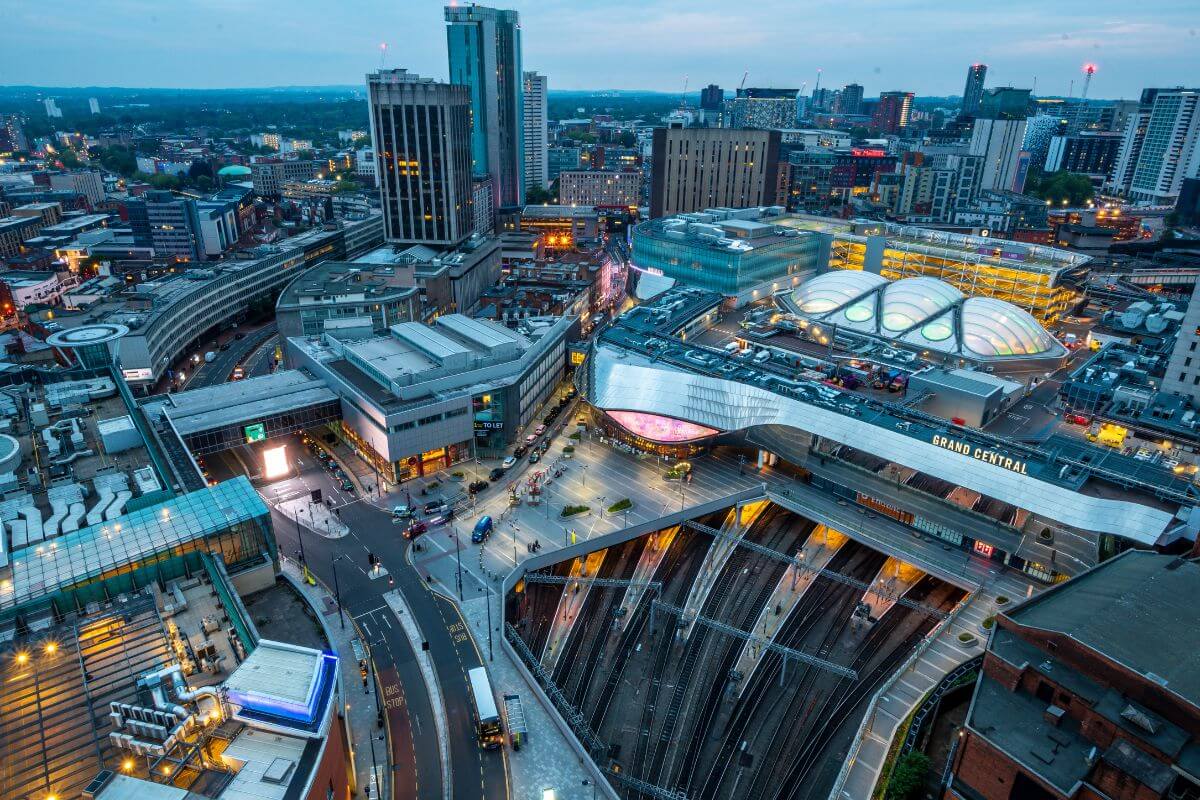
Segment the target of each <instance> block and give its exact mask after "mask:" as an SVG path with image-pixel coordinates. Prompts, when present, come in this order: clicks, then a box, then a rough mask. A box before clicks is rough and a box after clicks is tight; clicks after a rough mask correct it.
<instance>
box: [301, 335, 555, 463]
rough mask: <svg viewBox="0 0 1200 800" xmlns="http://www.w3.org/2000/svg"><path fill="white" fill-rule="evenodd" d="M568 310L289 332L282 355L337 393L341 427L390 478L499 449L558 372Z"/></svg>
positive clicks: (523, 425) (529, 420)
mask: <svg viewBox="0 0 1200 800" xmlns="http://www.w3.org/2000/svg"><path fill="white" fill-rule="evenodd" d="M576 324H577V321H576V319H575V318H574V317H541V318H533V319H529V320H525V321H523V322H522V324H521V327H520V328H519V329H518V330H516V331H514V330H510V329H508V328H506V327H504V326H502V325H499V324H498V323H494V322H490V321H486V320H476V319H471V318H469V317H466V316H463V315H461V314H446V315H443V316H440V317H438V318H437V320H436V321H435V322H434V323H433V324H432V325H428V326H427V325H422V324H420V323H416V322H405V323H401V324H398V325H393V326H391V327H390V328H389V329H388V332H387V333H386V334H385V335H382V336H377V337H373V338H369V339H357V340H354V341H340V340H338V339H337V338H336V337H335V336H332V335H325V336H323V337H321V338H320V339H316V340H314V339H311V338H307V337H303V338H302V337H292V338H289V339H287V340H286V352H287V359H288V363H289V364H290V365H292V366H295V367H298V368H301V369H304V370H306V371H308V372H309V373H311V374H313V375H315V376H317V377H318V378H320V379H321V380H322V381H323V382H324V383H325V384H326V385H327V386H328V387H329V388H330V389H332V390H333V392H334V393H335V394H336V395H337V396H338V397H339V398H341V403H342V421H341V433H342V435H343V436H344V437H345V438H346V439H347V441H349V442H350V443H351V444H352V445H353V446H354V448H355V449H356V450H357V451H358V453H359V454H360V455H361V456H362V457H363V458H364V459H366V460H367V461H368V462H369V463H370V464H372V465H373V466H374V467H375V469H376V470H377V471H378V472H379V473H380V474H381V475H382V476H383V477H384V478H386V479H387V480H388V481H391V482H402V481H406V480H410V479H412V478H415V477H418V476H421V475H428V474H431V473H434V472H437V471H439V470H442V469H445V468H448V467H451V466H453V465H454V464H459V463H462V462H465V461H468V460H469V459H471V458H472V457H473V456H474V454H475V453H476V452H484V453H489V454H490V453H493V452H502V451H503V448H504V447H505V446H506V445H507V444H509V443H511V442H513V441H515V440H516V439H517V438H518V437H519V436H520V435H521V434H522V433H523V432H524V431H526V430H527V429H528V428H529V427H530V426H531V424H534V422H535V421H534V414H535V413H536V412H537V409H538V408H539V407H540V406H541V404H542V403H544V402H545V400H546V399H547V398H548V397H549V396H550V394H551V392H553V391H554V388H555V387H556V386H557V385H558V384H559V382H560V381H561V379H562V374H563V369H564V366H565V363H566V360H565V359H566V336H567V333H568V331H570V330H571V329H572V328H573V327H574V326H575V325H576Z"/></svg>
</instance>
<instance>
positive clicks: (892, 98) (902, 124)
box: [871, 92, 913, 133]
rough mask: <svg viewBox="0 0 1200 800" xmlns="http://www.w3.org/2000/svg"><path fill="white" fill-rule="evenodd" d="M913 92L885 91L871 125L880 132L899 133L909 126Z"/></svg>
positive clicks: (881, 95)
mask: <svg viewBox="0 0 1200 800" xmlns="http://www.w3.org/2000/svg"><path fill="white" fill-rule="evenodd" d="M912 102H913V93H912V92H883V93H881V94H880V95H879V105H877V106H875V114H874V116H873V117H872V118H871V127H873V128H874V129H875V130H877V131H879V132H880V133H899V132H900V131H902V130H904V129H905V128H907V127H908V118H909V115H910V114H912Z"/></svg>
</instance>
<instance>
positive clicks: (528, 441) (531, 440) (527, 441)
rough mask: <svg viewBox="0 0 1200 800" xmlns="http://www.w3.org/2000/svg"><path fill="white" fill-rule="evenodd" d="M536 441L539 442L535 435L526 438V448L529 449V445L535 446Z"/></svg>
mask: <svg viewBox="0 0 1200 800" xmlns="http://www.w3.org/2000/svg"><path fill="white" fill-rule="evenodd" d="M536 441H537V436H535V435H534V434H532V433H531V434H529V435H528V436H526V437H525V446H526V447H529V445H531V444H533V443H534V442H536Z"/></svg>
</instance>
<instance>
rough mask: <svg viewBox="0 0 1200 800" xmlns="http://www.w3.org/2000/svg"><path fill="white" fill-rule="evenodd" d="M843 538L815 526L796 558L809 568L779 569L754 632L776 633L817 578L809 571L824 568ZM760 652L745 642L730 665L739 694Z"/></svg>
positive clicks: (844, 539)
mask: <svg viewBox="0 0 1200 800" xmlns="http://www.w3.org/2000/svg"><path fill="white" fill-rule="evenodd" d="M847 541H849V537H848V536H846V535H845V534H843V533H838V532H837V531H835V530H833V529H831V528H829V527H828V526H826V525H818V526H817V527H815V528H814V529H813V531H812V533H811V534H809V536H808V540H807V541H806V542H805V543H804V546H803V547H801V548H800V552H799V556H800V559H801V560H802V561H803V562H804V563H806V564H808V565H809V566H811V567H812V569H809V570H806V569H797V568H796V567H788V568H787V569H785V570H784V571H783V575H782V576H781V577H780V578H779V583H777V584H776V585H775V590H774V591H773V592H772V593H771V597H770V599H769V600H767V604H766V606H764V607H763V610H762V611H761V612H759V615H758V619H757V620H756V621H755V624H754V627H753V628H752V630H753V631H754V633H755V634H757V635H759V636H762V637H764V638H767V639H772V640H773V639H774V638H775V634H776V632H778V630H779V629H780V627H782V626H783V623H784V622H785V621H787V618H788V615H789V614H790V613H792V609H793V608H795V607H796V604H797V603H799V602H800V598H801V597H803V596H804V592H805V591H807V590H808V587H809V586H812V584H813V582H814V581H815V580H816V579H817V574H818V573H816V572H814V571H813V570H818V569H825V567H826V566H827V565H828V564H829V561H830V559H832V558H833V555H834V553H836V552H837V551H838V550H839V549H840V548H841V546H842V545H844V544H845V543H846V542H847ZM776 609H778V612H777V611H776ZM761 655H762V653H761V650H760V648H759V647H758V646H757V645H756V644H755V643H754V642H746V644H745V645H744V646H743V647H742V652H741V655H739V656H738V660H737V662H736V663H735V664H734V667H733V668H734V670H736V671H737V672H740V673H741V674H742V675H743V678H742V680H741V681H740V682H739V683H738V691H737V693H738V695H739V696H740V695H741V693H742V691H743V690H744V689H745V688H746V686H747V685H749V683H750V676H751V675H753V674H754V670H755V668H756V667H757V666H758V664H759V662H760V661H761V658H760V656H761Z"/></svg>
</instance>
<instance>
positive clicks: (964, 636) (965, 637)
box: [958, 631, 975, 644]
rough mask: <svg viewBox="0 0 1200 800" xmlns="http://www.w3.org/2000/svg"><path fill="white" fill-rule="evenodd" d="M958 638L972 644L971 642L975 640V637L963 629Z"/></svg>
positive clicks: (964, 642)
mask: <svg viewBox="0 0 1200 800" xmlns="http://www.w3.org/2000/svg"><path fill="white" fill-rule="evenodd" d="M958 640H959V641H960V642H962V643H963V644H970V643H971V642H973V641H975V637H974V636H972V635H971V634H969V633H967V632H966V631H963V632H962V633H960V634H959V635H958Z"/></svg>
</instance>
